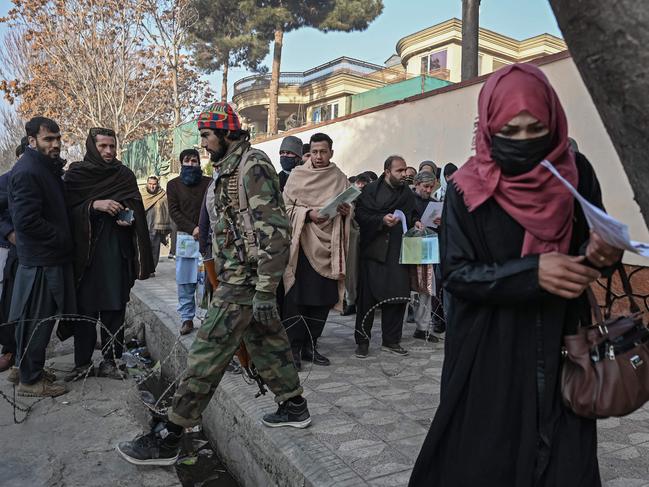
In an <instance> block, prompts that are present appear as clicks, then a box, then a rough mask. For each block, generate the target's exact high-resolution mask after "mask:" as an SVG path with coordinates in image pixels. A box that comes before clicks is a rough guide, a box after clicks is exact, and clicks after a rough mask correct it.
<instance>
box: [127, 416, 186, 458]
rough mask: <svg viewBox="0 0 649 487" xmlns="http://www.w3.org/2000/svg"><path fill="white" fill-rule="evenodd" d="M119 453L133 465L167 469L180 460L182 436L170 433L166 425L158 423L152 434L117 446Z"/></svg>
mask: <svg viewBox="0 0 649 487" xmlns="http://www.w3.org/2000/svg"><path fill="white" fill-rule="evenodd" d="M117 451H118V453H119V454H120V455H121V456H122V457H123V458H124V460H126V461H127V462H129V463H132V464H133V465H159V466H161V467H166V466H169V465H173V464H175V463H176V461H177V460H178V454H179V452H180V435H176V434H174V433H172V432H171V431H168V430H167V427H166V425H165V423H158V425H156V427H155V428H154V429H153V430H152V431H151V433H149V434H147V435H142V436H138V437H137V438H135V439H134V440H133V441H125V442H122V443H120V444H119V445H117Z"/></svg>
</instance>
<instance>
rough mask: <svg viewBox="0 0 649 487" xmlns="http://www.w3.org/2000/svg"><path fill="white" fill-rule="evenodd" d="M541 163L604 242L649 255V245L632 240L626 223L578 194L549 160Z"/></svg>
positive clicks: (645, 255)
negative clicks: (576, 203)
mask: <svg viewBox="0 0 649 487" xmlns="http://www.w3.org/2000/svg"><path fill="white" fill-rule="evenodd" d="M541 164H542V165H543V166H544V167H546V168H547V169H548V170H549V171H550V172H551V173H552V174H554V175H555V176H556V177H557V178H559V181H561V182H562V183H563V184H564V186H565V187H566V188H568V189H569V190H570V192H571V193H572V194H573V196H574V197H575V198H576V199H577V201H579V204H580V205H581V209H582V210H583V212H584V215H585V216H586V221H587V222H588V226H589V227H590V229H591V230H592V231H594V232H595V233H597V234H598V235H599V236H600V237H602V240H604V242H606V243H607V244H609V245H612V246H613V247H616V248H618V249H624V250H629V251H631V252H634V253H636V254H639V255H642V256H644V257H649V245H647V244H645V243H642V242H634V241H632V240H631V238H630V237H629V227H628V226H627V225H626V224H624V223H622V222H621V221H619V220H616V219H615V218H613V217H612V216H610V215H609V214H607V213H605V212H604V211H602V210H601V209H599V208H598V207H596V206H595V205H593V204H592V203H590V202H589V201H588V200H586V198H584V197H583V196H582V195H580V194H579V192H578V191H577V190H576V189H575V188H574V187H573V186H572V184H570V183H569V182H568V181H566V179H565V178H564V177H563V176H562V175H561V174H559V171H557V169H556V168H555V167H554V166H553V165H552V163H551V162H550V161H547V160H545V161H543V162H542V163H541Z"/></svg>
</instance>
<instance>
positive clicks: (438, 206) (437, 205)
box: [421, 201, 444, 228]
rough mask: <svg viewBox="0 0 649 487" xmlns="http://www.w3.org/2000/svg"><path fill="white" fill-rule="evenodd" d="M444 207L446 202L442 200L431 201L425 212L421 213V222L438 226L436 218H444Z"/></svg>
mask: <svg viewBox="0 0 649 487" xmlns="http://www.w3.org/2000/svg"><path fill="white" fill-rule="evenodd" d="M443 209H444V203H443V202H441V201H431V202H430V203H428V206H426V209H425V210H424V214H423V215H421V224H422V225H423V226H425V227H429V228H431V227H432V228H437V224H436V223H435V220H437V219H438V218H442V210H443Z"/></svg>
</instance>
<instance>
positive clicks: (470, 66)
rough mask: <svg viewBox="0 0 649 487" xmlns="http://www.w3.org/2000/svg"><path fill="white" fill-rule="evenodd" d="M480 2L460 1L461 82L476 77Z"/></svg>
mask: <svg viewBox="0 0 649 487" xmlns="http://www.w3.org/2000/svg"><path fill="white" fill-rule="evenodd" d="M479 28H480V0H462V81H464V80H467V79H471V78H475V77H476V76H478V33H479Z"/></svg>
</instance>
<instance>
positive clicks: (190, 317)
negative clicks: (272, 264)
mask: <svg viewBox="0 0 649 487" xmlns="http://www.w3.org/2000/svg"><path fill="white" fill-rule="evenodd" d="M180 162H181V164H182V166H181V168H180V176H178V177H177V178H174V179H172V180H171V181H169V182H168V183H167V201H168V202H169V214H170V215H171V220H172V221H173V222H174V224H175V225H176V228H177V230H178V234H179V235H183V234H185V235H191V236H193V237H194V239H195V240H198V239H199V236H200V228H199V226H198V224H199V221H200V214H201V206H202V204H203V196H204V195H205V192H206V191H207V187H208V186H209V185H210V183H211V182H212V178H209V177H207V176H203V170H202V169H201V161H200V157H199V154H198V151H197V150H196V149H185V150H184V151H182V152H181V153H180ZM177 250H178V249H177ZM178 253H179V252H178V251H177V252H176V284H177V286H178V313H180V319H181V320H182V325H181V327H180V334H181V335H187V334H189V333H191V332H192V330H193V329H194V316H195V314H196V297H195V294H196V282H197V274H196V272H197V270H198V259H197V258H185V257H181V256H180V255H178Z"/></svg>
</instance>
